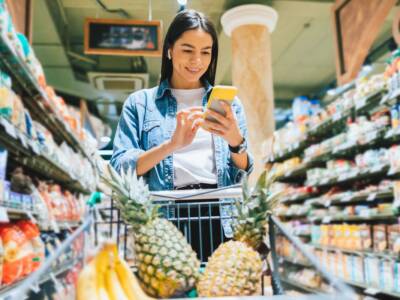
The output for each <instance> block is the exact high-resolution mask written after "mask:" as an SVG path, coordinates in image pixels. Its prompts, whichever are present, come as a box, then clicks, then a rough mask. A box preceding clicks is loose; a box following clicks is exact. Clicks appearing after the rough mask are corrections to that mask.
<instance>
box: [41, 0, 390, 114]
mask: <svg viewBox="0 0 400 300" xmlns="http://www.w3.org/2000/svg"><path fill="white" fill-rule="evenodd" d="M102 2H103V3H104V4H105V5H106V6H107V7H108V8H110V9H118V8H123V9H124V10H126V11H127V12H128V13H129V14H130V15H131V16H132V18H134V19H147V17H148V3H149V1H148V0H102ZM151 2H152V17H153V19H161V20H162V21H163V24H164V33H165V31H166V28H167V27H168V25H169V23H170V21H171V20H172V18H173V16H174V15H175V13H176V12H177V11H178V9H179V5H178V3H177V1H176V0H152V1H151ZM238 3H265V4H269V5H271V6H272V7H273V8H275V9H276V10H277V12H278V14H279V21H278V24H277V27H276V30H275V32H274V33H273V34H272V57H273V81H274V91H275V99H276V106H287V105H288V104H289V103H290V100H291V99H293V97H295V96H297V95H299V94H314V93H316V92H317V91H319V90H321V89H322V88H324V87H326V86H327V85H328V84H329V83H331V82H332V81H333V80H334V79H335V60H334V48H333V36H332V30H331V19H330V11H331V6H332V3H333V1H324V0H319V1H318V0H315V1H312V0H308V1H307V0H291V1H286V0H275V1H273V0H269V1H245V0H188V7H189V8H193V9H197V10H200V11H203V12H204V13H206V14H207V15H209V16H210V17H211V19H212V20H213V22H214V23H215V24H216V25H217V29H218V31H219V42H220V49H221V50H220V57H219V65H218V71H217V83H219V84H230V83H231V42H230V39H229V38H228V37H227V36H226V35H225V34H224V33H223V31H222V28H221V25H220V17H221V15H222V14H223V13H224V11H225V10H226V9H227V8H229V7H232V6H234V5H235V4H238ZM34 4H35V5H34V18H33V26H34V30H33V32H34V34H33V45H34V49H35V51H36V53H37V56H38V58H39V60H40V61H41V62H42V63H43V65H44V69H45V72H46V75H47V80H48V82H49V84H51V85H53V86H55V87H56V88H57V89H58V90H60V91H62V92H64V93H67V94H68V93H69V94H72V95H76V96H78V97H82V98H85V99H90V100H95V99H102V100H101V101H103V102H104V99H105V100H106V101H120V102H121V101H123V100H124V99H125V97H126V96H125V95H124V94H122V93H110V92H105V91H98V90H96V89H94V88H93V86H91V85H90V83H89V82H88V81H87V80H88V79H87V72H88V71H102V72H118V73H132V72H143V71H146V72H147V73H149V75H150V82H149V85H150V86H154V85H156V84H157V79H158V76H159V72H160V59H159V58H145V59H144V60H143V59H140V58H125V57H115V56H114V57H112V56H89V55H84V54H83V23H84V19H85V18H86V17H99V18H122V16H120V15H119V14H115V13H114V14H111V13H107V12H105V11H104V10H103V9H102V8H101V6H100V5H99V4H98V3H97V2H96V0H36V1H34ZM392 19H393V13H392V14H391V15H390V16H389V17H388V19H387V21H386V22H385V24H384V26H383V28H382V30H381V33H380V35H379V38H378V40H377V41H376V43H375V46H376V45H379V43H381V42H382V41H384V40H386V39H388V38H390V35H391V22H392ZM57 29H58V30H57ZM375 46H374V47H375ZM113 113H114V114H115V112H113ZM117 115H118V113H117ZM117 115H116V116H114V117H112V116H111V117H110V118H111V119H112V118H114V119H116V118H117Z"/></svg>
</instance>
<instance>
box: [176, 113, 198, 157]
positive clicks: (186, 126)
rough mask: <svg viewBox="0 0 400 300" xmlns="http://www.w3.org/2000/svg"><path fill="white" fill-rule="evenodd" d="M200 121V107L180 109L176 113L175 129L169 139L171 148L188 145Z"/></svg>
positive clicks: (177, 148)
mask: <svg viewBox="0 0 400 300" xmlns="http://www.w3.org/2000/svg"><path fill="white" fill-rule="evenodd" d="M202 121H203V109H202V108H201V107H193V108H190V109H183V110H180V111H179V112H178V113H177V115H176V129H175V132H174V134H173V136H172V138H171V141H170V144H171V147H172V150H173V151H176V150H179V149H181V148H183V147H185V146H187V145H190V144H191V143H192V142H193V139H194V137H195V136H196V133H197V130H198V129H199V127H200V125H201V123H202Z"/></svg>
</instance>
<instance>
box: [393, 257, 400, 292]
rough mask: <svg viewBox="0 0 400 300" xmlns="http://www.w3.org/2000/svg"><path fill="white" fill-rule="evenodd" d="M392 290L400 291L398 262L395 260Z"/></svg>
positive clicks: (399, 267)
mask: <svg viewBox="0 0 400 300" xmlns="http://www.w3.org/2000/svg"><path fill="white" fill-rule="evenodd" d="M393 272H394V291H395V292H400V262H398V261H396V262H395V263H394V268H393Z"/></svg>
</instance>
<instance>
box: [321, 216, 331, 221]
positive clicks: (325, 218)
mask: <svg viewBox="0 0 400 300" xmlns="http://www.w3.org/2000/svg"><path fill="white" fill-rule="evenodd" d="M331 221H332V217H331V216H325V217H323V218H322V223H330V222H331Z"/></svg>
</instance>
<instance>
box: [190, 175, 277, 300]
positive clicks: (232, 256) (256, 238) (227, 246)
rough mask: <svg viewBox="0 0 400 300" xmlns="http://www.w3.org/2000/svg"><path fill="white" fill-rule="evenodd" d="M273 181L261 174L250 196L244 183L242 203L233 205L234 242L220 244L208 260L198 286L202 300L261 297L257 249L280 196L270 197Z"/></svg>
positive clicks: (260, 273)
mask: <svg viewBox="0 0 400 300" xmlns="http://www.w3.org/2000/svg"><path fill="white" fill-rule="evenodd" d="M272 182H273V178H272V176H271V175H270V176H267V173H266V172H264V173H263V174H262V175H261V176H260V178H259V179H258V182H257V185H256V189H255V193H253V195H252V193H251V191H250V189H249V187H248V181H247V178H246V179H245V180H244V183H243V199H242V203H240V202H239V201H238V202H237V203H236V208H237V211H238V214H237V219H236V222H235V223H234V235H233V241H229V242H226V243H223V244H221V245H220V246H219V247H218V248H217V250H216V251H215V252H214V253H213V255H212V256H211V258H210V259H209V260H208V264H207V267H206V269H205V272H204V274H203V275H202V277H201V279H200V280H199V283H198V284H197V291H198V293H199V295H200V296H201V297H219V296H251V295H260V294H261V276H262V260H261V257H260V254H259V253H258V252H257V250H258V249H259V248H260V246H261V243H262V242H263V237H264V236H265V234H266V226H267V216H268V214H270V213H271V210H272V209H273V208H274V207H275V206H276V204H277V203H278V199H279V196H280V192H279V193H275V194H272V195H270V191H269V188H270V185H271V184H272Z"/></svg>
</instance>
